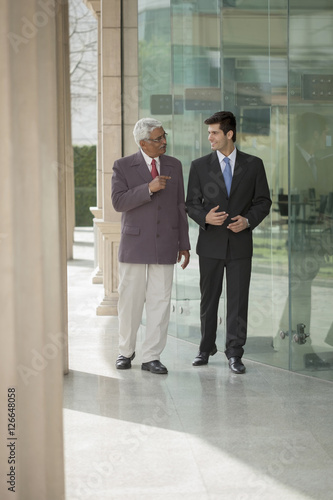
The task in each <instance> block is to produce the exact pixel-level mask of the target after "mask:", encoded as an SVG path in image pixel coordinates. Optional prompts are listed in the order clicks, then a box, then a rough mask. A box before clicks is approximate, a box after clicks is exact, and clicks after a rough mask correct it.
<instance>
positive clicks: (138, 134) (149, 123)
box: [133, 118, 163, 147]
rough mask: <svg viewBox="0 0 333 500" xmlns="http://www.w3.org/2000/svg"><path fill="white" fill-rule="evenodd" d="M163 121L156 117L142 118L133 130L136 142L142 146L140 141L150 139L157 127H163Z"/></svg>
mask: <svg viewBox="0 0 333 500" xmlns="http://www.w3.org/2000/svg"><path fill="white" fill-rule="evenodd" d="M162 126H163V125H162V123H161V122H159V121H158V120H155V119H154V118H141V120H139V121H138V122H136V124H135V126H134V130H133V135H134V139H135V142H136V143H137V145H138V146H139V147H140V141H143V140H144V139H149V136H150V134H151V132H152V131H153V130H155V128H159V127H162Z"/></svg>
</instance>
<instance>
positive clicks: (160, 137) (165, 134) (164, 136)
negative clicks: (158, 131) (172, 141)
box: [145, 132, 168, 142]
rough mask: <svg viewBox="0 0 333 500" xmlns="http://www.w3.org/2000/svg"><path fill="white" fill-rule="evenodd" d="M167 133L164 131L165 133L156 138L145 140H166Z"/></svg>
mask: <svg viewBox="0 0 333 500" xmlns="http://www.w3.org/2000/svg"><path fill="white" fill-rule="evenodd" d="M167 135H168V134H167V133H166V132H164V134H163V135H160V136H159V137H156V139H145V141H150V142H162V140H163V139H164V140H166V138H167Z"/></svg>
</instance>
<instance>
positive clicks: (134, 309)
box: [118, 262, 174, 363]
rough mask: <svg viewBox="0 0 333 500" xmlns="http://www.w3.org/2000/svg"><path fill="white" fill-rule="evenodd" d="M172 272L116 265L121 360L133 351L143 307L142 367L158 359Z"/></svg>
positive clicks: (164, 267) (155, 266)
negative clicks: (144, 311) (117, 266)
mask: <svg viewBox="0 0 333 500" xmlns="http://www.w3.org/2000/svg"><path fill="white" fill-rule="evenodd" d="M173 270H174V266H173V265H162V264H128V263H124V262H119V288H118V291H119V302H118V318H119V353H120V354H122V355H123V356H126V357H127V358H129V357H131V356H132V354H133V352H134V351H135V345H136V337H137V332H138V329H139V327H140V324H141V320H142V312H143V307H144V304H145V303H146V336H145V339H144V342H143V344H142V363H148V362H149V361H154V360H156V359H157V360H159V359H160V354H161V352H162V351H163V349H164V347H165V344H166V340H167V332H168V325H169V318H170V300H171V289H172V281H173Z"/></svg>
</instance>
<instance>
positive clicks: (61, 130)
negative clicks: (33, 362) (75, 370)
mask: <svg viewBox="0 0 333 500" xmlns="http://www.w3.org/2000/svg"><path fill="white" fill-rule="evenodd" d="M56 21H57V22H56V29H57V31H56V37H57V88H58V101H57V102H58V162H57V166H58V183H59V216H60V252H61V253H60V255H61V287H62V294H61V298H62V308H61V309H62V318H61V321H62V328H61V331H62V332H63V334H64V341H65V348H64V350H63V354H64V373H68V370H69V366H68V305H67V259H72V258H73V243H74V227H75V194H74V162H73V146H72V131H71V95H70V67H69V25H68V22H69V20H68V1H67V0H62V1H61V3H60V4H59V6H58V9H57V18H56Z"/></svg>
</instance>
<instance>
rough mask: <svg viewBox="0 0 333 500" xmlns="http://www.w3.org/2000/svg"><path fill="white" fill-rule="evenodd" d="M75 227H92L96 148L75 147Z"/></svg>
mask: <svg viewBox="0 0 333 500" xmlns="http://www.w3.org/2000/svg"><path fill="white" fill-rule="evenodd" d="M73 152H74V179H75V225H76V226H81V227H82V226H92V225H93V218H94V216H93V215H92V213H91V212H90V207H95V206H96V146H74V148H73Z"/></svg>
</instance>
